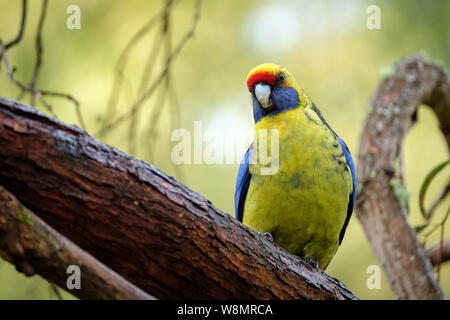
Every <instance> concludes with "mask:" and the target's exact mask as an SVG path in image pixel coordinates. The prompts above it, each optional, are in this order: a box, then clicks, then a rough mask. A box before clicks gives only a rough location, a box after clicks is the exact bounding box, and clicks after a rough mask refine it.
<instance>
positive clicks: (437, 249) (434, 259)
mask: <svg viewBox="0 0 450 320" xmlns="http://www.w3.org/2000/svg"><path fill="white" fill-rule="evenodd" d="M427 255H428V257H429V258H430V261H431V264H432V265H433V266H438V265H440V264H441V263H443V262H446V261H449V260H450V239H447V240H446V241H444V242H443V243H442V244H441V243H437V244H435V245H434V246H432V247H431V248H430V249H428V250H427Z"/></svg>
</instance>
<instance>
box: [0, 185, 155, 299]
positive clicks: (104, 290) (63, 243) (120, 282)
mask: <svg viewBox="0 0 450 320" xmlns="http://www.w3.org/2000/svg"><path fill="white" fill-rule="evenodd" d="M0 256H1V257H3V258H4V259H6V260H7V261H9V262H11V263H12V264H14V265H15V266H16V268H17V269H18V270H19V271H21V272H23V273H25V275H27V276H30V275H33V274H34V273H39V274H40V275H41V276H42V277H44V278H46V279H47V280H49V281H51V282H52V283H55V284H57V285H58V286H60V287H61V288H66V281H67V278H68V277H69V276H70V274H67V273H66V270H67V267H68V266H70V265H77V266H78V267H80V271H81V274H80V275H81V279H82V282H81V289H74V290H72V291H70V292H71V293H72V294H74V295H75V296H77V297H79V298H82V299H139V300H142V299H146V300H147V299H154V298H153V297H152V296H150V295H148V294H147V293H145V292H143V291H142V290H140V289H139V288H137V287H136V286H134V285H133V284H131V283H130V282H128V281H127V280H125V279H124V278H122V277H121V276H119V275H118V274H117V273H115V272H114V271H112V270H111V269H109V268H108V267H106V266H105V265H103V264H102V263H101V262H99V261H97V260H96V259H95V258H94V257H92V256H91V255H90V254H88V253H86V252H84V251H83V250H81V249H80V248H79V247H78V246H76V245H75V244H74V243H72V242H71V241H69V240H67V239H66V238H65V237H63V236H61V235H60V234H59V233H57V232H56V231H55V230H53V229H52V228H50V227H49V226H48V225H47V224H45V223H44V222H43V221H42V220H41V219H39V218H38V217H36V216H35V215H34V214H33V213H32V212H31V211H29V210H28V209H27V208H25V207H24V206H23V205H22V204H20V203H19V202H18V201H17V199H15V198H14V197H13V196H12V195H11V194H10V193H9V192H8V191H6V189H4V188H3V187H2V186H0Z"/></svg>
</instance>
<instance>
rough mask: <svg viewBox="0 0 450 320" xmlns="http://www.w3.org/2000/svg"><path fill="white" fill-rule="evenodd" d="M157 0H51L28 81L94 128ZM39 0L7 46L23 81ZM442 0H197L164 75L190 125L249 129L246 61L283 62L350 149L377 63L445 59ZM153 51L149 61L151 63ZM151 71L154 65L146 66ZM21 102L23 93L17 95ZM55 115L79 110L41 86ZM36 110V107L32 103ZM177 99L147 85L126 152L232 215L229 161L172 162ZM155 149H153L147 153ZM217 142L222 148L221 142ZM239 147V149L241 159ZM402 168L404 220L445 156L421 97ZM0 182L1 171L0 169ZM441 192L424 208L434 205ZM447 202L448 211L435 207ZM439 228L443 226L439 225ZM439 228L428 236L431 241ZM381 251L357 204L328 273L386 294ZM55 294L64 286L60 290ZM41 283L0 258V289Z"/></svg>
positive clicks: (5, 4) (417, 218)
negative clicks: (379, 268)
mask: <svg viewBox="0 0 450 320" xmlns="http://www.w3.org/2000/svg"><path fill="white" fill-rule="evenodd" d="M72 4H76V5H78V6H79V7H80V9H81V29H80V30H69V29H68V28H67V27H66V19H67V17H68V16H69V14H67V13H66V8H67V7H68V6H69V5H72ZM163 4H164V2H163V1H144V0H132V1H127V2H125V1H118V0H116V1H110V0H102V1H100V0H96V1H91V0H76V1H72V0H70V1H66V0H58V1H49V7H48V12H47V18H46V21H45V24H44V29H43V41H44V55H43V65H42V70H41V75H40V78H39V80H38V87H39V88H42V89H51V90H56V91H63V92H67V93H70V94H72V95H73V96H74V97H76V98H77V99H78V100H79V101H80V102H81V108H82V112H83V115H84V118H85V121H86V125H87V129H88V132H89V133H91V134H95V133H96V132H97V131H98V130H99V129H100V123H101V121H100V120H101V119H102V117H104V116H105V113H106V112H107V101H108V97H109V93H110V89H111V86H112V83H113V79H114V67H115V65H116V62H117V59H118V57H119V55H120V53H121V51H122V50H123V48H124V47H125V45H126V43H127V42H128V41H129V39H130V38H131V36H132V35H133V34H134V32H136V31H137V30H138V29H139V28H140V27H141V26H142V25H143V24H144V23H145V22H146V21H147V20H148V19H149V17H151V16H152V15H154V14H155V13H156V12H157V11H158V10H160V9H161V8H162V6H163ZM371 4H376V5H378V6H379V7H380V9H381V29H379V30H369V29H368V28H367V27H366V20H367V18H368V17H369V14H367V13H366V9H367V7H368V6H369V5H371ZM194 5H195V4H194V1H192V0H180V1H178V2H177V3H176V4H175V5H174V8H173V11H172V16H171V24H170V25H171V29H172V34H173V44H176V43H177V41H178V40H179V39H180V38H181V37H182V36H183V34H184V33H185V32H186V30H187V29H188V28H189V26H190V25H191V22H192V15H193V8H194ZM40 7H41V1H31V3H30V4H29V17H28V21H27V26H26V32H25V35H24V38H23V39H22V41H21V43H20V44H19V45H18V46H16V47H14V48H12V49H11V50H9V51H8V57H9V60H10V63H11V64H12V65H13V66H15V67H16V68H17V69H16V71H15V77H16V78H17V79H19V80H21V81H24V82H25V83H28V82H29V81H30V77H31V74H32V70H33V65H34V61H35V49H34V36H35V31H36V26H37V22H38V17H39V12H40ZM20 8H21V5H20V1H10V0H0V39H2V40H3V41H4V42H6V41H9V40H11V39H12V38H14V37H15V35H16V33H17V30H18V24H19V18H20V10H21V9H20ZM448 21H450V2H449V1H406V0H405V1H392V0H391V1H357V0H346V1H324V0H320V1H307V0H297V1H281V0H280V1H256V0H254V1H240V0H227V1H218V0H207V1H204V3H203V5H202V11H201V19H200V21H199V24H198V27H197V30H196V32H195V36H194V37H193V38H192V39H190V40H189V42H188V43H187V45H186V47H185V48H183V51H182V52H181V54H180V56H179V57H178V58H177V59H176V61H175V62H174V64H173V71H172V77H171V81H172V82H171V84H172V85H173V87H174V88H175V89H176V92H177V97H178V101H179V107H180V110H179V113H180V123H179V124H178V126H179V127H181V128H186V129H188V130H189V131H190V132H191V133H192V132H193V123H194V121H195V120H201V121H203V126H204V129H205V130H206V129H208V128H209V129H211V128H214V129H218V130H220V131H221V132H222V133H223V134H226V130H227V129H229V128H233V129H236V130H248V129H249V128H252V126H253V119H252V109H251V102H250V98H249V94H248V91H247V89H246V85H245V77H246V75H247V72H248V71H249V70H250V69H251V68H252V67H254V66H255V65H257V64H260V63H263V62H274V63H277V64H280V65H282V66H284V67H286V68H287V69H288V70H289V71H290V72H291V73H292V74H294V75H295V77H296V78H297V81H298V83H299V84H300V86H302V87H303V88H304V89H305V91H306V92H307V94H309V96H310V97H311V98H312V100H313V101H314V102H315V104H316V105H317V106H318V107H319V108H320V109H321V111H322V113H323V114H324V116H325V118H326V119H327V121H328V123H329V124H330V125H331V126H332V127H333V128H334V130H335V131H336V132H337V133H338V134H339V135H340V136H341V137H342V138H343V139H344V140H345V141H346V142H347V144H348V146H349V148H350V151H351V152H352V154H353V155H354V156H355V157H356V153H357V145H358V138H359V135H360V130H361V127H362V121H363V119H364V116H365V108H366V103H367V101H368V100H369V98H370V96H371V94H372V92H373V91H374V89H375V87H376V85H377V83H378V82H379V80H380V78H379V74H380V69H382V68H383V67H384V66H386V65H389V64H391V63H393V62H395V61H397V60H399V59H401V58H403V57H405V56H407V55H410V54H412V53H416V52H426V53H427V54H429V56H431V57H432V58H433V59H436V60H439V61H440V63H443V64H444V65H445V66H447V67H448V66H449V62H450V24H449V23H448ZM157 30H158V29H155V31H152V32H150V33H149V34H148V36H146V37H144V38H143V41H142V42H140V43H139V45H138V46H137V47H136V50H134V51H133V53H132V54H131V55H130V60H129V63H128V65H127V68H126V70H125V72H126V77H127V79H128V80H127V85H126V88H124V94H123V95H122V96H121V98H120V101H119V104H118V110H117V114H122V113H124V112H126V111H127V110H128V109H129V107H130V105H131V104H132V102H133V101H135V99H136V96H137V95H138V93H137V92H138V90H137V88H138V86H139V79H140V77H141V73H142V70H143V66H144V65H145V61H146V59H147V55H148V52H149V50H151V48H152V47H154V46H161V45H162V44H161V41H160V40H158V38H157V37H156V34H157V32H158V31H157ZM162 61H163V60H162V58H161V57H160V58H158V60H157V61H155V63H154V65H155V68H159V70H161V67H162V65H163V64H162ZM155 74H157V72H156V73H155ZM19 92H20V91H19V90H18V89H17V87H15V86H14V85H13V84H12V83H11V82H10V81H9V80H8V79H7V77H6V75H5V69H4V66H3V65H2V66H1V69H0V95H1V96H5V97H8V98H12V99H15V98H16V97H17V96H18V94H19ZM22 100H23V101H24V102H26V103H29V97H28V96H25V97H24V98H23V99H22ZM48 101H49V102H50V103H51V104H52V106H53V108H54V111H55V113H56V114H57V115H58V117H59V118H60V119H61V120H63V121H65V122H68V123H75V124H79V123H78V119H77V117H76V113H75V111H74V108H73V106H72V105H71V103H70V102H68V101H66V100H61V99H56V98H53V99H51V98H49V99H48ZM38 107H40V108H41V109H42V110H44V109H43V108H42V106H40V105H38ZM158 109H159V110H161V117H160V118H159V121H158V125H157V127H156V128H154V129H156V131H155V134H156V135H155V137H156V138H155V137H153V138H149V137H148V125H149V123H151V121H152V120H151V115H152V114H153V112H154V110H158ZM173 112H174V109H173V108H172V107H171V106H170V105H169V104H168V103H164V104H158V102H157V98H156V97H152V98H151V99H149V100H148V101H147V102H146V103H145V105H144V109H143V110H142V113H141V114H140V116H139V121H138V124H137V128H138V130H139V131H138V135H137V137H136V142H137V145H136V149H135V151H134V156H136V157H138V158H140V159H143V160H146V161H149V162H151V163H153V164H154V165H156V166H157V167H158V168H160V169H161V170H163V171H165V172H166V173H168V174H170V175H173V176H175V177H176V178H177V179H179V180H180V181H181V182H182V183H184V184H185V185H187V186H189V187H190V188H191V189H193V190H195V191H197V192H199V193H201V194H203V195H204V196H205V197H207V198H208V199H210V200H211V201H212V203H213V204H214V205H215V206H216V207H218V208H220V209H221V210H223V211H225V212H228V213H230V214H233V212H234V209H233V197H234V184H235V177H236V173H237V169H238V163H234V164H223V165H206V164H199V165H195V164H191V165H180V166H179V167H178V168H175V166H174V165H173V163H172V162H171V158H170V154H171V148H172V147H173V146H174V145H175V144H176V143H175V142H172V141H171V139H170V136H171V132H172V130H173V127H172V126H171V123H173V121H172V119H173ZM128 127H129V123H128V122H125V123H124V124H122V125H120V126H118V127H116V128H115V129H114V130H113V131H111V132H110V133H109V134H108V135H107V136H105V137H102V138H101V140H102V141H104V142H106V143H108V144H111V145H113V146H116V147H118V148H120V149H122V150H125V151H127V152H129V151H130V146H129V144H128V140H127V139H128V138H127V136H128ZM149 150H151V151H152V154H150V153H149ZM226 151H227V149H225V152H226ZM244 152H245V148H242V149H241V150H240V153H239V154H238V155H237V158H241V157H242V156H243V154H244ZM404 156H405V159H406V165H405V169H406V181H407V185H408V189H409V191H410V192H411V198H410V209H411V213H410V222H411V224H412V225H413V226H417V225H420V224H423V219H422V218H421V215H420V212H419V208H418V197H417V195H418V191H419V188H420V185H421V182H422V181H423V179H424V177H425V176H426V174H427V173H428V172H429V171H430V169H431V168H432V167H434V166H435V165H437V164H439V163H441V162H442V161H444V160H446V159H448V152H447V150H446V145H445V141H444V139H443V137H442V136H441V135H440V133H439V130H438V126H437V120H436V118H435V117H434V114H432V113H431V111H430V110H428V108H427V107H421V108H420V110H419V122H418V124H416V125H415V126H414V127H413V129H412V130H411V131H410V133H409V134H408V136H407V139H406V142H405V144H404ZM449 175H450V170H449V169H448V168H447V170H445V171H444V172H442V174H440V175H439V177H437V178H436V180H435V181H434V182H433V184H432V185H431V188H430V190H429V193H428V195H427V199H428V201H427V203H430V202H431V200H433V199H434V198H435V197H436V196H437V194H438V193H439V191H440V190H441V188H442V187H443V186H444V184H445V183H446V181H447V179H448V177H449ZM0 183H1V182H0ZM449 205H450V201H449V199H447V201H446V202H445V203H443V204H442V205H441V206H440V207H439V210H438V211H437V212H436V214H435V220H434V221H439V220H440V218H442V216H443V214H444V213H445V212H444V211H445V210H446V208H448V207H449ZM444 209H445V210H444ZM446 236H450V228H447V232H446ZM438 239H439V238H438V232H437V233H436V234H435V235H434V236H433V237H431V238H430V241H429V242H428V243H429V244H432V243H435V242H436V241H438ZM377 264H378V262H377V260H376V258H375V257H374V255H373V252H372V250H371V248H370V246H369V243H368V242H367V239H366V238H365V236H364V233H363V230H362V228H361V226H360V225H359V223H358V220H357V219H356V217H355V216H354V217H353V218H352V220H351V222H350V225H349V228H348V231H347V233H346V237H345V240H344V242H343V244H342V245H341V247H340V249H339V250H338V253H337V254H336V256H335V258H334V259H333V260H332V262H331V264H330V266H329V267H328V269H327V273H329V274H330V275H331V276H333V277H335V278H338V279H339V280H341V281H342V282H344V283H345V284H346V285H347V286H348V287H349V288H350V289H351V290H353V291H354V292H355V294H356V295H358V296H359V297H361V298H362V299H392V298H394V295H393V293H392V292H391V290H390V288H389V285H388V283H387V281H386V278H385V276H384V274H382V281H381V289H375V290H369V289H368V288H367V285H366V281H367V278H368V276H369V275H368V274H367V273H366V270H367V267H368V266H370V265H377ZM441 286H442V288H443V290H444V293H445V294H446V296H447V297H449V296H450V263H447V265H444V267H443V269H442V275H441ZM64 297H65V298H72V296H71V295H70V294H67V293H64ZM54 298H56V296H55V294H54V293H53V292H52V290H51V289H50V287H49V285H48V283H47V282H45V281H44V280H42V279H41V278H39V277H38V276H34V277H31V278H26V277H25V276H23V275H22V274H20V273H18V272H17V271H15V269H14V267H13V266H11V265H10V264H8V263H7V262H5V261H0V299H54Z"/></svg>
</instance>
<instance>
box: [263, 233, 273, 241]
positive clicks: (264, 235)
mask: <svg viewBox="0 0 450 320" xmlns="http://www.w3.org/2000/svg"><path fill="white" fill-rule="evenodd" d="M262 236H263V237H264V238H265V239H266V240H267V241H270V242H273V237H272V234H271V233H270V232H264V233H263V234H262Z"/></svg>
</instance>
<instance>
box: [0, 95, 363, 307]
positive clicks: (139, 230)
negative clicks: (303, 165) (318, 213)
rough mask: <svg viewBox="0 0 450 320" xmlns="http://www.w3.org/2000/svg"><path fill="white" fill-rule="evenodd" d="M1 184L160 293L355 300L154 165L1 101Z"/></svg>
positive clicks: (134, 279)
mask: <svg viewBox="0 0 450 320" xmlns="http://www.w3.org/2000/svg"><path fill="white" fill-rule="evenodd" d="M0 181H1V183H2V185H4V186H5V187H6V188H7V189H8V190H9V191H10V192H12V193H13V194H14V195H15V196H16V197H17V198H18V199H19V200H20V201H21V202H22V203H23V204H24V205H26V206H27V207H28V208H29V209H30V210H32V211H33V212H34V213H35V214H37V215H39V216H40V217H41V218H42V219H44V220H45V221H46V222H47V223H48V224H49V225H51V226H52V227H53V228H55V229H56V230H58V232H60V233H62V234H63V235H64V236H66V237H67V238H69V239H71V240H72V241H73V242H75V243H76V244H77V245H79V246H80V247H81V248H83V250H86V251H87V252H89V253H91V254H92V255H93V256H95V257H96V258H97V259H99V260H100V261H101V262H103V263H104V264H106V265H107V266H109V267H110V268H112V269H113V270H114V271H116V272H118V273H119V274H120V275H122V276H124V277H125V278H127V279H128V280H130V281H131V282H133V283H134V284H135V285H137V286H138V287H140V288H141V289H143V290H144V291H146V292H150V293H152V294H154V295H155V296H156V297H158V298H174V299H175V298H178V299H180V298H184V299H200V298H201V299H357V297H355V296H354V295H353V293H352V292H350V291H349V290H348V289H347V288H346V287H345V286H344V285H343V284H341V283H340V282H339V281H337V280H336V279H333V278H331V277H330V276H328V275H326V274H325V273H324V272H322V271H321V270H318V269H315V268H314V267H312V266H311V265H309V264H308V263H307V262H305V261H303V260H301V259H300V258H298V257H296V256H293V255H291V254H289V253H287V252H286V251H285V250H283V249H281V248H279V247H278V246H276V245H275V244H273V243H271V242H269V241H267V240H265V239H264V238H263V237H262V236H260V235H259V234H258V233H256V232H254V231H252V230H250V229H249V228H247V227H245V226H243V225H242V224H241V223H239V222H238V221H237V220H236V219H234V218H232V217H231V216H230V215H229V214H226V213H223V212H221V211H219V210H218V209H216V208H215V207H213V206H212V204H211V203H210V202H209V201H208V200H207V199H205V198H204V197H202V196H201V195H199V194H197V193H195V192H193V191H191V190H190V189H188V188H187V187H185V186H183V185H181V184H180V183H178V182H177V181H176V180H175V179H173V178H172V177H169V176H167V175H165V174H164V173H163V172H161V171H159V170H158V169H157V168H155V167H154V166H152V165H149V164H146V163H144V162H142V161H139V160H137V159H134V158H133V157H131V156H129V155H127V154H125V153H123V152H121V151H119V150H117V149H115V148H112V147H110V146H107V145H105V144H102V143H101V142H99V141H98V140H96V139H94V138H93V137H91V136H89V135H88V134H87V133H86V132H84V131H82V130H80V129H79V128H78V127H75V126H71V125H66V124H64V123H62V122H60V121H58V120H56V119H52V118H50V117H48V116H46V115H44V114H43V113H41V112H39V111H38V110H35V109H32V108H30V107H28V106H25V105H23V104H21V103H19V102H16V101H11V100H7V99H4V98H0Z"/></svg>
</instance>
